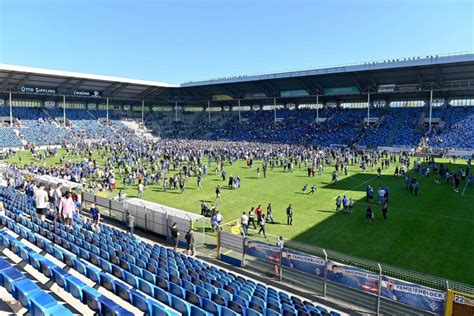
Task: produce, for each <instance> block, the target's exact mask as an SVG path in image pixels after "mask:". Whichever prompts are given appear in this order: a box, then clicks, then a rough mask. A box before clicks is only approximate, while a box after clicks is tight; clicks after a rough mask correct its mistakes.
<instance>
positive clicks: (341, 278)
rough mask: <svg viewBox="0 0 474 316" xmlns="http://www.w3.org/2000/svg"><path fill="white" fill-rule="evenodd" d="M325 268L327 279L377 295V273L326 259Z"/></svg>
mask: <svg viewBox="0 0 474 316" xmlns="http://www.w3.org/2000/svg"><path fill="white" fill-rule="evenodd" d="M327 269H328V275H327V278H328V280H331V281H333V282H337V283H340V284H343V285H345V286H348V287H351V288H353V289H356V290H359V291H364V292H367V293H370V294H373V295H378V287H379V276H378V275H377V274H375V273H373V272H370V271H367V270H364V269H360V268H356V267H352V266H348V265H345V264H342V263H338V262H334V261H328V266H327Z"/></svg>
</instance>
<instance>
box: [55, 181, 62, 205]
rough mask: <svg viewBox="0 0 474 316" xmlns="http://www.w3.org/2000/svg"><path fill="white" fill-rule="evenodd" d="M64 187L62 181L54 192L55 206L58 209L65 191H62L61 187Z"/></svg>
mask: <svg viewBox="0 0 474 316" xmlns="http://www.w3.org/2000/svg"><path fill="white" fill-rule="evenodd" d="M62 187H63V184H62V183H58V185H57V186H56V189H55V190H54V192H53V202H54V206H55V207H56V210H58V209H59V202H61V197H62V196H63V193H62V192H61V189H62Z"/></svg>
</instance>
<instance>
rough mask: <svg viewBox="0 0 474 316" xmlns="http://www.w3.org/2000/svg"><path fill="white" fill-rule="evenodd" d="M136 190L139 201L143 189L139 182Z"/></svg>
mask: <svg viewBox="0 0 474 316" xmlns="http://www.w3.org/2000/svg"><path fill="white" fill-rule="evenodd" d="M137 189H138V194H137V197H138V198H139V199H141V198H142V196H143V189H144V188H143V184H142V182H141V181H140V182H139V183H138V188H137Z"/></svg>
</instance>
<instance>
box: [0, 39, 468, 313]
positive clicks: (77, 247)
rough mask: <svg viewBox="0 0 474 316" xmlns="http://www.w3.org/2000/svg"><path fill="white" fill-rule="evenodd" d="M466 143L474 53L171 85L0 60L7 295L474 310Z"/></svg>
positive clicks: (25, 306) (23, 301)
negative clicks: (15, 63) (0, 61)
mask: <svg viewBox="0 0 474 316" xmlns="http://www.w3.org/2000/svg"><path fill="white" fill-rule="evenodd" d="M0 35H1V32H0ZM471 43H472V42H471ZM288 63H291V61H288ZM473 157H474V53H473V52H465V53H443V54H434V55H424V56H416V57H413V56H412V57H408V56H407V57H401V58H391V59H385V60H378V61H370V60H369V61H366V62H361V63H352V64H340V65H335V66H327V67H314V68H308V69H302V70H293V71H285V72H267V73H263V74H257V75H235V76H226V77H217V78H213V79H208V80H202V81H198V80H192V81H184V82H183V83H178V84H176V83H165V82H157V81H151V80H142V79H129V78H126V77H123V76H108V75H100V74H96V73H94V74H89V73H85V72H73V71H67V70H52V69H48V67H45V68H38V67H30V66H22V65H14V64H11V63H2V64H0V312H2V314H5V315H16V314H19V315H192V316H195V315H196V316H200V315H223V316H227V315H244V316H247V315H248V316H253V315H270V316H271V315H295V316H300V315H301V316H306V315H332V316H336V315H372V314H373V315H447V316H450V315H474V247H473V245H474V207H473V206H472V204H471V203H472V202H473V201H474V200H473V199H474V184H473V183H472V182H473V181H472V179H473V176H472V174H473V171H472V170H471V166H472V165H471V162H472V158H473Z"/></svg>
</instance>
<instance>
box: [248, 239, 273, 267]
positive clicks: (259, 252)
mask: <svg viewBox="0 0 474 316" xmlns="http://www.w3.org/2000/svg"><path fill="white" fill-rule="evenodd" d="M244 253H245V254H246V255H249V256H253V257H257V258H259V259H262V260H265V261H270V262H271V263H275V264H278V263H279V262H280V259H281V257H280V256H281V248H280V247H277V246H271V245H269V244H266V243H263V242H259V241H254V240H250V239H247V240H246V241H245V246H244Z"/></svg>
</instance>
